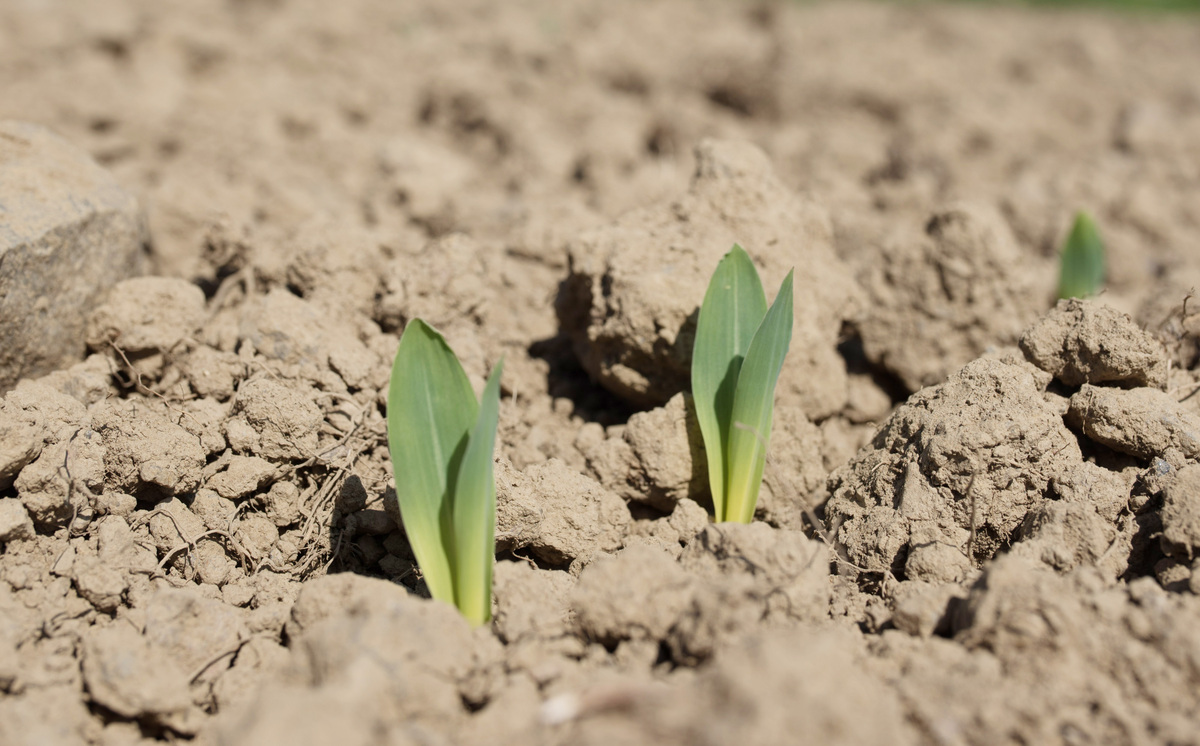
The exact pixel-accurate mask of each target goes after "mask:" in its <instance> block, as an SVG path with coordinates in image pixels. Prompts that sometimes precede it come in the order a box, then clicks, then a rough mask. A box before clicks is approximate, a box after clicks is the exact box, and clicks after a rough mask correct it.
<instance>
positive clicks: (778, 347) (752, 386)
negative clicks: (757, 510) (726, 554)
mask: <svg viewBox="0 0 1200 746" xmlns="http://www.w3.org/2000/svg"><path fill="white" fill-rule="evenodd" d="M792 274H793V273H792V272H788V275H787V278H786V279H784V281H783V284H782V285H781V286H780V288H779V294H778V295H777V296H776V297H775V302H774V303H772V304H771V308H770V310H768V311H767V314H766V316H765V317H764V318H763V320H762V324H761V325H760V326H759V327H758V330H757V331H756V332H755V334H754V337H753V339H752V340H751V341H750V347H749V349H748V350H747V352H746V359H745V362H743V363H742V368H741V372H740V373H739V375H738V380H737V387H736V389H735V391H734V398H733V413H732V423H733V424H732V431H731V432H730V434H729V441H728V442H729V476H728V488H727V495H726V506H725V515H724V520H726V521H738V522H740V523H749V522H750V521H751V520H753V519H754V506H755V504H757V502H758V491H759V488H760V487H761V486H762V475H763V467H764V465H765V464H766V458H767V445H768V443H769V442H770V439H771V420H772V417H773V413H774V409H775V384H776V383H777V382H778V380H779V373H780V371H781V370H782V369H783V360H784V358H785V357H786V356H787V352H788V347H789V345H790V343H791V339H792Z"/></svg>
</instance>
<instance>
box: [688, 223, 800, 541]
mask: <svg viewBox="0 0 1200 746" xmlns="http://www.w3.org/2000/svg"><path fill="white" fill-rule="evenodd" d="M791 340H792V273H791V272H788V275H787V278H786V279H784V281H783V285H781V286H780V288H779V294H778V295H777V296H776V297H775V303H774V304H772V305H771V308H770V309H769V310H768V309H767V298H766V295H765V294H764V293H763V287H762V281H761V280H759V278H758V270H756V269H755V268H754V263H753V262H751V261H750V256H749V255H748V254H747V253H746V251H745V250H744V249H743V248H742V247H741V246H738V245H737V244H734V247H733V249H731V250H730V251H729V253H727V254H726V255H725V257H724V258H723V259H721V261H720V263H719V264H717V269H716V271H715V272H713V276H712V280H710V281H709V284H708V291H707V292H706V293H705V294H704V303H703V304H702V305H701V306H700V316H699V318H698V319H697V321H696V342H695V345H694V347H693V348H692V397H693V400H694V401H695V406H696V419H697V421H698V422H699V424H700V433H701V435H702V436H703V438H704V450H705V453H706V456H707V459H708V481H709V485H710V486H711V488H712V498H713V512H714V514H715V515H714V518H715V519H716V520H717V521H738V522H740V523H749V522H750V521H751V520H752V519H753V518H754V506H755V503H757V502H758V490H759V487H760V486H761V485H762V475H763V466H764V465H765V463H766V457H767V443H768V441H769V440H770V438H771V416H772V413H773V410H774V407H775V382H776V381H777V380H778V379H779V371H780V370H781V369H782V367H783V358H784V357H785V356H786V355H787V351H788V345H789V344H790V343H791Z"/></svg>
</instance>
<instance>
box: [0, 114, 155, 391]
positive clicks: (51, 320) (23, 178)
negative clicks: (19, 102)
mask: <svg viewBox="0 0 1200 746" xmlns="http://www.w3.org/2000/svg"><path fill="white" fill-rule="evenodd" d="M146 241H147V233H146V227H145V219H144V218H143V216H142V213H141V210H140V209H139V207H138V204H137V199H136V198H135V197H134V196H133V195H132V194H130V193H129V192H127V191H125V190H124V189H122V188H121V187H120V185H118V184H117V182H116V180H115V179H114V178H113V176H112V175H111V174H109V173H108V172H107V171H105V170H104V169H103V168H101V167H100V166H99V165H97V164H96V162H95V161H93V160H92V159H91V158H90V157H88V155H87V154H86V153H84V152H83V151H81V150H79V149H78V148H75V147H74V146H72V145H71V144H70V143H68V142H66V141H65V140H63V139H62V138H60V137H58V136H57V135H54V134H53V133H51V132H50V131H49V130H47V129H45V128H43V127H40V126H38V125H35V124H28V123H25V122H15V121H2V122H0V259H2V260H3V261H0V338H3V339H4V340H5V342H6V344H5V345H3V346H2V347H0V392H3V391H7V390H8V389H10V388H12V387H13V386H14V385H15V384H16V382H17V381H18V380H20V379H21V378H27V377H34V376H39V375H44V374H46V373H50V372H52V371H54V370H56V369H57V368H61V367H66V366H67V365H70V364H71V363H74V362H76V361H78V360H81V359H82V358H83V353H84V324H85V321H86V318H85V311H86V310H87V309H88V308H91V307H92V306H94V305H95V303H96V301H97V299H98V297H99V296H100V294H101V293H103V292H104V291H106V290H107V289H108V288H110V287H112V285H113V284H115V283H116V282H117V281H119V280H122V279H124V278H126V277H130V276H132V275H136V274H140V273H141V271H142V264H143V260H144V253H145V252H144V246H145V244H146Z"/></svg>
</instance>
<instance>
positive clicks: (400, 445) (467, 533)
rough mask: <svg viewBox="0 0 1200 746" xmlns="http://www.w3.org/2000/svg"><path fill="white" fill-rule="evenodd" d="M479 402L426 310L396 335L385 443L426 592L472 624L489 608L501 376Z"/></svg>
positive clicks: (499, 366) (490, 381)
mask: <svg viewBox="0 0 1200 746" xmlns="http://www.w3.org/2000/svg"><path fill="white" fill-rule="evenodd" d="M503 365H504V361H503V360H501V361H500V362H499V363H497V364H496V367H495V368H493V369H492V374H491V376H490V377H489V378H488V380H487V384H486V385H485V386H484V388H483V396H482V398H481V400H480V401H476V400H475V392H474V391H473V390H472V389H471V383H470V381H468V380H467V374H466V373H464V372H463V368H462V365H461V364H460V363H459V362H458V358H457V357H456V356H455V355H454V352H453V351H452V350H451V349H450V346H449V345H447V344H446V340H445V339H444V338H443V337H442V335H441V334H438V332H437V331H435V330H434V329H433V328H432V327H430V326H429V325H428V324H426V323H425V322H424V321H422V320H420V319H413V320H412V321H410V322H409V324H408V326H406V327H405V329H404V334H403V335H401V337H400V348H399V349H398V350H397V351H396V362H395V363H394V364H393V365H392V381H391V385H390V387H389V388H388V414H387V424H388V447H389V448H390V449H391V456H392V464H393V465H394V468H395V474H396V498H397V500H398V501H399V503H400V517H401V519H402V520H403V522H404V530H405V533H407V534H408V543H409V544H410V545H411V546H412V550H413V554H414V555H415V556H416V558H417V564H418V565H419V566H420V567H421V573H422V574H423V575H424V578H425V584H426V585H427V586H428V587H429V592H430V594H431V595H432V596H433V597H434V598H436V599H439V600H441V601H446V602H448V603H452V604H454V605H455V606H457V607H458V610H459V611H461V612H462V614H463V616H465V617H466V618H467V620H468V621H470V622H471V623H472V624H474V625H480V624H484V623H485V622H487V621H488V620H489V619H491V616H492V566H493V564H494V562H495V555H496V549H495V547H496V485H495V480H494V477H493V474H492V452H493V450H494V448H495V441H496V423H497V421H498V419H499V412H500V375H501V370H502V368H503Z"/></svg>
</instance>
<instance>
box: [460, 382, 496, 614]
mask: <svg viewBox="0 0 1200 746" xmlns="http://www.w3.org/2000/svg"><path fill="white" fill-rule="evenodd" d="M503 370H504V360H503V359H501V360H500V362H498V363H496V367H495V368H493V369H492V375H491V376H490V377H489V378H488V381H487V385H486V386H484V388H483V396H482V398H481V400H480V403H479V417H478V419H477V420H476V422H475V427H474V428H473V429H472V430H471V435H470V439H469V442H468V443H467V452H466V454H465V455H464V456H463V459H462V463H461V464H460V465H459V471H458V479H457V480H456V481H455V484H454V558H455V559H454V563H453V564H454V569H455V578H454V581H455V585H454V592H455V602H456V604H457V605H458V609H459V611H461V612H462V613H463V616H465V617H466V618H467V620H468V621H470V622H471V623H472V624H476V625H479V624H483V623H485V622H487V621H488V620H489V619H491V618H492V566H493V565H494V564H495V561H496V482H495V478H494V476H493V473H492V454H493V453H494V450H495V444H496V425H497V423H498V422H499V419H500V375H501V373H502V372H503Z"/></svg>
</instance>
